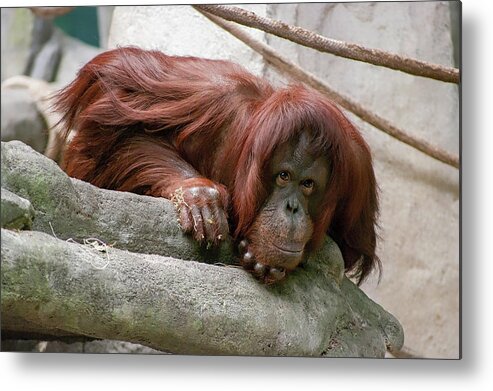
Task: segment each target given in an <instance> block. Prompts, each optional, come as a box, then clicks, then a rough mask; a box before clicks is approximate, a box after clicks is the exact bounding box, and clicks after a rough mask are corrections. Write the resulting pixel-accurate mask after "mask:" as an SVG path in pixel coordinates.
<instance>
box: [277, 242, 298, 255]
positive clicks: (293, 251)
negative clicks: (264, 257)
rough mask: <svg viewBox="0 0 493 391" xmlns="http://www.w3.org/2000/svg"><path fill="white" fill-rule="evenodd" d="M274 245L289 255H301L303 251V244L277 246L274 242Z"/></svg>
mask: <svg viewBox="0 0 493 391" xmlns="http://www.w3.org/2000/svg"><path fill="white" fill-rule="evenodd" d="M274 247H275V248H277V249H278V250H280V251H282V252H283V253H286V254H289V255H301V254H302V253H303V250H304V248H305V245H291V246H283V247H279V246H277V245H276V244H274Z"/></svg>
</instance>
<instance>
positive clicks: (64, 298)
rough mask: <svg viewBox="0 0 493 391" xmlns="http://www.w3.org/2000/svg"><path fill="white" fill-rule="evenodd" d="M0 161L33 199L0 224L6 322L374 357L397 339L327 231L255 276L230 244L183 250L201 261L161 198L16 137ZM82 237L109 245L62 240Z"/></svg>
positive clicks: (225, 348) (176, 344)
mask: <svg viewBox="0 0 493 391" xmlns="http://www.w3.org/2000/svg"><path fill="white" fill-rule="evenodd" d="M1 170H2V187H4V188H6V189H8V190H9V191H12V192H15V193H16V194H17V195H19V196H21V197H23V198H26V199H27V200H29V201H30V202H31V204H32V205H33V207H34V209H35V218H34V222H33V229H35V230H36V231H21V232H14V231H11V230H4V229H2V245H1V251H2V254H1V255H2V265H1V267H2V295H1V300H2V314H3V317H2V328H3V330H4V331H6V332H15V333H25V334H26V335H30V334H34V335H52V336H53V335H55V336H57V335H58V336H61V337H63V336H73V335H85V336H89V337H94V338H103V339H117V340H124V341H129V342H132V343H139V344H143V345H145V346H148V347H151V348H154V349H157V350H164V351H167V352H172V353H186V354H235V355H236V354H238V355H274V356H277V355H289V356H330V357H383V356H384V354H385V352H386V350H387V349H397V350H398V349H400V347H401V346H402V343H403V333H402V328H401V326H400V324H399V322H398V321H397V320H396V319H395V318H394V317H393V316H392V315H390V314H389V313H387V312H386V311H385V310H384V309H382V308H381V307H380V306H379V305H377V304H376V303H374V302H372V301H371V300H370V299H368V297H367V296H366V295H365V294H364V293H363V292H362V291H361V290H360V289H359V288H357V287H356V286H355V285H354V284H353V283H352V282H351V281H349V280H348V279H347V278H346V277H344V276H343V261H342V256H341V254H340V251H339V249H338V248H337V246H336V245H335V244H334V242H333V241H332V240H330V238H327V241H326V243H325V245H324V247H323V248H322V249H321V250H320V251H319V252H317V253H316V254H313V256H312V257H311V258H310V260H309V262H308V263H307V265H306V266H305V267H304V268H300V269H299V270H297V271H296V272H294V273H293V274H291V275H290V276H289V277H288V279H287V280H286V281H285V282H284V283H283V284H279V285H274V286H271V287H266V286H264V285H262V284H259V283H258V282H257V281H256V280H255V279H254V278H253V277H252V276H251V275H249V274H248V273H247V272H245V271H244V270H243V269H241V268H238V267H233V266H227V265H224V263H225V262H224V261H229V262H231V261H232V260H233V255H232V253H231V247H229V248H227V249H225V250H224V251H223V252H222V254H223V257H224V260H222V261H221V264H219V265H218V264H207V263H199V262H193V261H189V262H185V261H183V260H182V259H189V260H193V259H197V260H198V259H200V260H203V259H204V258H203V256H202V254H203V252H202V251H203V250H201V249H200V248H198V246H197V245H196V244H195V243H194V242H193V241H191V240H190V239H189V238H188V237H187V236H184V235H183V234H182V233H181V231H180V230H179V228H178V226H177V223H176V220H175V219H176V214H175V211H174V209H173V207H172V205H171V204H170V203H169V202H168V201H166V200H162V199H155V198H151V197H144V196H138V195H135V194H130V193H123V192H114V191H108V190H101V189H97V188H95V187H93V186H91V185H89V184H86V183H83V182H81V181H78V180H74V179H70V178H68V177H67V176H66V175H65V174H64V173H63V172H62V171H61V170H60V168H59V167H58V166H57V165H56V164H55V163H54V162H53V161H51V160H49V159H48V158H46V157H44V156H42V155H40V154H38V153H36V152H35V151H33V150H32V149H31V148H29V147H27V146H25V145H24V144H22V143H20V142H16V141H13V142H9V143H2V167H1ZM52 227H53V230H52ZM39 231H44V232H39ZM54 232H56V237H54ZM93 236H97V237H99V238H100V239H101V238H103V239H105V240H106V241H107V243H109V244H113V243H112V242H111V240H112V239H113V240H115V243H114V246H111V247H105V246H102V247H101V246H99V247H97V248H95V247H91V246H88V245H82V244H78V243H74V241H75V239H77V240H80V241H82V240H83V239H87V238H89V237H93ZM67 238H73V239H74V240H67V241H65V240H62V239H67ZM139 239H140V241H139ZM142 242H145V245H142ZM229 245H231V243H230V242H229ZM128 250H131V251H135V252H129V251H128ZM137 251H138V252H140V254H138V253H136V252H137ZM144 253H145V254H144ZM157 254H162V255H157ZM217 254H218V255H217V256H218V258H217V259H216V260H219V259H220V258H219V257H220V254H221V252H218V253H217ZM228 254H229V255H228ZM163 255H166V256H163ZM170 255H173V256H174V258H171V257H170ZM177 257H180V258H182V259H176V258H177ZM211 258H212V257H210V258H209V259H208V260H209V262H212V263H217V262H215V261H214V260H213V259H211Z"/></svg>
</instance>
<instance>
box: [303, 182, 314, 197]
mask: <svg viewBox="0 0 493 391" xmlns="http://www.w3.org/2000/svg"><path fill="white" fill-rule="evenodd" d="M301 186H302V189H301V190H302V191H303V194H304V195H305V196H309V195H310V194H312V193H313V189H314V187H315V181H314V180H313V179H305V180H303V181H301Z"/></svg>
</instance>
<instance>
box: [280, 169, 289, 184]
mask: <svg viewBox="0 0 493 391" xmlns="http://www.w3.org/2000/svg"><path fill="white" fill-rule="evenodd" d="M279 179H281V180H282V181H284V182H288V181H289V172H286V171H281V172H280V173H279Z"/></svg>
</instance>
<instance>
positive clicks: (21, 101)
mask: <svg viewBox="0 0 493 391" xmlns="http://www.w3.org/2000/svg"><path fill="white" fill-rule="evenodd" d="M1 91H2V109H1V110H2V122H1V134H2V141H11V140H20V141H22V142H24V143H26V144H28V145H30V146H32V147H33V148H34V149H35V150H36V151H39V152H44V149H45V147H46V143H47V140H48V133H47V130H46V124H45V122H44V120H43V117H42V116H41V115H40V113H39V111H38V109H37V107H36V102H35V101H34V100H33V98H32V96H31V95H30V94H29V92H28V91H27V90H26V89H23V88H2V90H1Z"/></svg>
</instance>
